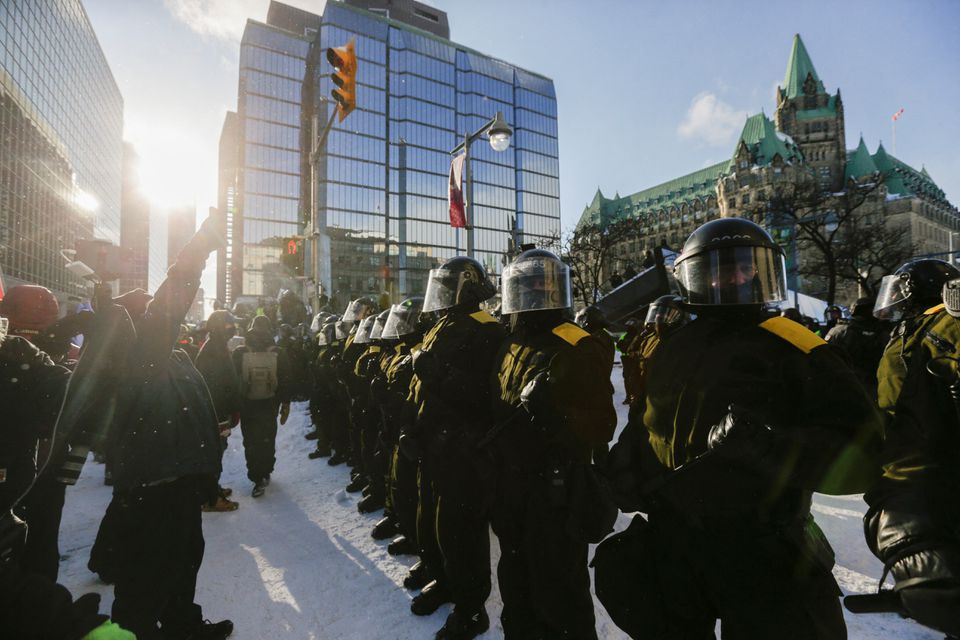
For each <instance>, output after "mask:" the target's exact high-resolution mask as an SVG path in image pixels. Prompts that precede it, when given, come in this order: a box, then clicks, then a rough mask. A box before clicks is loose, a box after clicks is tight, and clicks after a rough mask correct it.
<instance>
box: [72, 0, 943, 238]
mask: <svg viewBox="0 0 960 640" xmlns="http://www.w3.org/2000/svg"><path fill="white" fill-rule="evenodd" d="M84 2H85V6H86V7H87V11H88V13H89V14H90V17H91V20H92V22H93V25H94V28H95V30H96V32H97V34H98V37H99V38H100V42H101V44H102V46H103V48H104V50H105V52H106V55H107V59H108V60H109V62H110V65H111V67H112V69H113V72H114V75H115V76H116V78H117V82H118V84H119V85H120V90H121V91H122V93H123V95H124V99H125V102H126V107H125V119H126V129H127V136H128V138H130V139H132V140H133V141H134V142H135V143H137V144H138V146H139V147H140V150H141V153H142V155H143V156H144V165H145V166H144V174H145V175H144V179H145V182H146V183H147V186H148V187H149V190H150V191H151V193H153V194H154V197H159V196H158V195H157V194H158V193H159V192H162V194H161V195H163V196H164V197H163V198H162V199H164V200H167V201H177V200H184V199H191V198H193V199H195V200H196V204H197V206H198V209H199V210H200V211H201V212H204V211H205V210H206V207H207V206H209V205H211V204H214V200H215V195H216V154H217V140H218V137H219V132H220V125H221V123H222V120H223V113H224V112H225V111H226V110H227V109H234V108H235V107H236V91H237V60H238V55H239V35H240V33H241V31H242V28H243V21H244V18H246V17H252V18H255V19H258V20H263V19H265V16H266V7H267V5H268V0H150V1H147V0H137V1H135V2H129V1H128V0H84ZM290 4H294V5H297V6H300V7H303V8H307V9H313V10H314V11H317V12H320V11H322V7H323V2H322V1H321V0H314V1H310V0H292V1H291V2H290ZM430 4H433V5H434V6H437V7H438V8H441V9H443V10H445V11H447V13H448V14H449V18H450V26H451V35H452V38H453V40H454V41H456V42H459V43H462V44H464V45H466V46H469V47H472V48H475V49H478V50H480V51H483V52H485V53H488V54H491V55H494V56H497V57H500V58H502V59H504V60H507V61H510V62H512V63H514V64H517V65H520V66H523V67H525V68H528V69H530V70H532V71H536V72H539V73H542V74H544V75H547V76H549V77H551V78H553V79H554V81H555V83H556V87H557V94H558V102H559V111H560V123H559V124H560V170H561V175H560V183H561V208H562V215H563V227H564V228H567V227H570V226H572V225H573V224H575V222H576V220H577V219H578V217H579V215H580V213H581V212H582V210H583V207H584V205H585V204H586V203H587V202H588V201H589V200H590V199H591V198H592V197H593V194H594V192H595V190H596V188H597V187H598V186H599V187H600V188H601V189H602V190H603V192H604V194H605V195H607V196H612V195H613V194H614V193H615V192H617V191H619V192H620V193H621V194H627V193H632V192H634V191H638V190H640V189H643V188H646V187H649V186H652V185H655V184H657V183H659V182H662V181H665V180H669V179H671V178H674V177H676V176H679V175H682V174H684V173H688V172H690V171H695V170H697V169H699V168H701V167H703V166H706V165H708V164H711V163H714V162H718V161H720V160H723V159H725V158H727V157H729V156H730V154H731V152H732V149H733V141H734V140H735V137H736V135H737V134H738V133H739V129H740V126H741V125H742V122H743V119H744V118H745V116H746V115H747V114H752V113H756V112H757V111H759V110H760V109H761V108H763V109H765V110H766V112H767V113H768V114H772V113H773V109H774V104H775V103H774V97H773V96H774V87H775V86H776V85H777V84H778V83H780V82H782V79H783V74H784V71H785V68H786V62H787V57H788V55H789V53H790V46H791V40H792V38H793V34H794V33H800V34H801V36H802V38H803V40H804V42H805V43H806V46H807V49H808V51H809V52H810V56H811V58H812V59H813V62H814V65H815V66H816V69H817V72H818V73H819V75H820V78H821V79H822V80H823V82H824V83H825V85H826V87H827V90H828V91H830V92H835V91H836V89H837V87H839V88H840V89H841V91H842V95H843V101H844V106H845V109H846V133H847V147H848V148H853V147H855V146H856V144H857V141H858V138H859V134H860V133H861V132H862V133H863V136H864V139H865V141H866V143H867V146H868V147H869V148H870V150H871V151H874V150H875V149H876V146H877V143H878V142H879V141H880V140H883V142H884V145H885V146H886V147H887V150H888V151H892V141H891V139H890V138H891V129H890V126H891V120H890V117H891V115H892V114H893V113H894V112H895V111H896V110H897V109H899V108H901V107H903V108H904V109H905V113H904V116H903V118H902V119H901V120H900V121H899V122H898V123H897V154H896V155H897V156H898V157H900V158H901V159H902V160H904V161H906V162H907V163H909V164H911V165H913V166H915V167H916V168H918V169H919V168H920V167H921V165H925V166H926V168H927V171H928V172H929V173H930V175H931V176H932V177H933V179H934V180H935V181H936V182H937V183H938V184H939V185H940V187H941V188H943V189H944V191H946V193H947V196H948V198H949V199H950V200H951V201H952V202H953V203H954V204H958V203H960V82H958V81H957V79H958V78H960V39H958V38H957V25H958V24H960V2H957V1H954V0H942V1H936V2H935V1H923V0H916V1H912V2H904V1H903V0H899V1H892V0H881V1H878V0H873V1H869V2H865V1H845V2H836V1H834V2H820V1H806V2H773V1H767V2H746V1H738V2H726V1H718V0H710V1H696V2H695V1H677V2H664V1H663V0H657V1H647V0H643V1H641V0H635V1H616V2H615V1H603V0H581V1H573V0H522V1H518V0H511V1H507V0H484V1H483V2H478V1H476V0H432V1H431V2H430Z"/></svg>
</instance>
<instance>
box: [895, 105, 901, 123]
mask: <svg viewBox="0 0 960 640" xmlns="http://www.w3.org/2000/svg"><path fill="white" fill-rule="evenodd" d="M902 116H903V107H901V108H900V110H899V111H897V112H896V113H895V114H893V121H894V122H896V121H897V120H899V119H900V118H901V117H902Z"/></svg>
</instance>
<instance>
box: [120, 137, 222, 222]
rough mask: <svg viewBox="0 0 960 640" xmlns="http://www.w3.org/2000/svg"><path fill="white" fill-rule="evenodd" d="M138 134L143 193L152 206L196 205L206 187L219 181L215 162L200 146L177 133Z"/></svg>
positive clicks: (137, 143)
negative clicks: (208, 181)
mask: <svg viewBox="0 0 960 640" xmlns="http://www.w3.org/2000/svg"><path fill="white" fill-rule="evenodd" d="M138 133H139V135H137V136H135V138H134V145H135V146H136V149H137V153H138V154H139V156H140V162H139V169H138V173H139V182H140V189H141V191H143V193H144V195H146V197H147V199H148V200H149V201H150V203H151V204H152V205H153V206H155V207H160V208H169V207H173V206H178V205H184V204H194V203H197V202H198V201H199V200H200V199H202V198H203V196H204V194H205V191H210V189H205V188H204V186H205V185H204V184H203V183H204V180H215V179H216V159H214V158H208V157H207V155H208V154H207V153H205V152H204V151H203V150H202V148H201V147H200V145H198V144H196V143H195V142H194V141H192V140H190V139H189V138H187V137H185V136H183V135H182V134H180V133H178V132H177V131H176V130H174V129H164V128H158V129H154V130H148V131H140V132H138ZM214 193H215V187H214Z"/></svg>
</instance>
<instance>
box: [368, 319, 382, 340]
mask: <svg viewBox="0 0 960 640" xmlns="http://www.w3.org/2000/svg"><path fill="white" fill-rule="evenodd" d="M382 337H383V321H382V320H380V316H377V318H376V320H374V321H373V328H372V329H370V341H371V342H373V341H375V340H379V339H380V338H382Z"/></svg>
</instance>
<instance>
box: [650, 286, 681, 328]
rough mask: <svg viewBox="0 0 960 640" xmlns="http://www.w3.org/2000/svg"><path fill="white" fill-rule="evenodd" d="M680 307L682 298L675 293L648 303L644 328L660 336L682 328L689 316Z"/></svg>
mask: <svg viewBox="0 0 960 640" xmlns="http://www.w3.org/2000/svg"><path fill="white" fill-rule="evenodd" d="M682 305H683V298H681V297H680V296H678V295H677V294H675V293H670V294H667V295H665V296H660V297H659V298H657V299H656V300H654V301H653V302H651V303H650V308H649V309H647V318H646V320H645V321H644V323H643V324H644V326H645V327H647V328H650V329H655V330H656V332H657V333H660V334H662V333H664V332H665V331H668V330H670V329H675V328H677V327H681V326H683V325H684V324H686V323H687V321H688V320H689V319H690V316H689V314H688V313H687V311H686V310H685V309H684V308H683V306H682Z"/></svg>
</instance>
